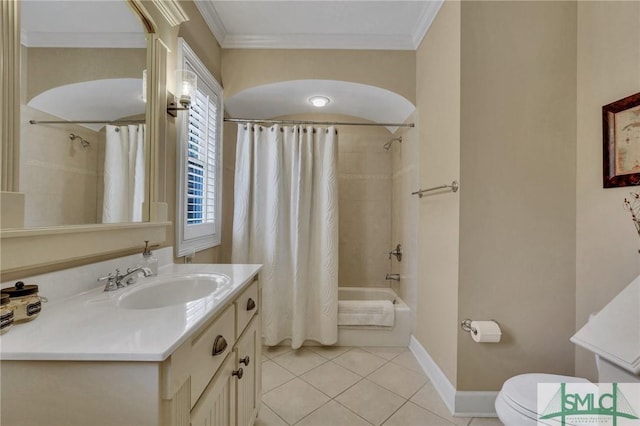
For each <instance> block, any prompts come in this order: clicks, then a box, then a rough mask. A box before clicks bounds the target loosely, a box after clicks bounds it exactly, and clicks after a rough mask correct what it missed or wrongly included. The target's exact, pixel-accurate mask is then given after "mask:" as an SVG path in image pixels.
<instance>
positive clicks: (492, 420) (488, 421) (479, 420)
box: [469, 417, 503, 426]
mask: <svg viewBox="0 0 640 426" xmlns="http://www.w3.org/2000/svg"><path fill="white" fill-rule="evenodd" d="M469 426H503V424H502V422H501V421H500V419H498V418H497V417H474V418H473V419H472V420H471V423H470V424H469Z"/></svg>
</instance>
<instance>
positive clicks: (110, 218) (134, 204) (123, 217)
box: [102, 124, 145, 223]
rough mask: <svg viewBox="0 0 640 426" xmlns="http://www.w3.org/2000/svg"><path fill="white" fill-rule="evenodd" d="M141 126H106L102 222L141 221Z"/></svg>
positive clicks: (143, 177) (142, 153) (142, 193)
mask: <svg viewBox="0 0 640 426" xmlns="http://www.w3.org/2000/svg"><path fill="white" fill-rule="evenodd" d="M144 132H145V125H144V124H138V125H129V126H110V125H109V126H106V133H107V140H106V144H105V158H104V198H103V206H102V223H119V222H141V221H142V203H143V202H144V186H145V185H144V182H145V176H144V174H145V161H144V156H145V149H144Z"/></svg>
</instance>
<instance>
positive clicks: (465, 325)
mask: <svg viewBox="0 0 640 426" xmlns="http://www.w3.org/2000/svg"><path fill="white" fill-rule="evenodd" d="M471 321H473V320H470V319H469V318H467V319H464V320H462V322H461V323H460V327H462V329H463V330H464V331H466V332H467V333H473V334H478V330H476V329H475V328H474V327H471ZM491 321H493V322H495V323H496V324H498V321H496V320H491ZM498 326H500V324H498Z"/></svg>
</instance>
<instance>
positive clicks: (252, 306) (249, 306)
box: [247, 298, 256, 311]
mask: <svg viewBox="0 0 640 426" xmlns="http://www.w3.org/2000/svg"><path fill="white" fill-rule="evenodd" d="M255 307H256V302H254V301H253V299H252V298H249V300H247V311H251V310H253V309H255Z"/></svg>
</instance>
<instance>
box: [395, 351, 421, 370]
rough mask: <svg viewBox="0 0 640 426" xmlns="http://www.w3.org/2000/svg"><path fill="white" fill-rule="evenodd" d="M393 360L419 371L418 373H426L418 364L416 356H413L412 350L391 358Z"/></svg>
mask: <svg viewBox="0 0 640 426" xmlns="http://www.w3.org/2000/svg"><path fill="white" fill-rule="evenodd" d="M391 362H393V363H395V364H398V365H401V366H403V367H404V368H408V369H409V370H413V371H417V372H418V373H421V374H424V370H423V369H422V367H421V366H420V364H418V361H417V360H416V357H415V356H413V354H412V353H411V351H406V352H403V353H401V354H400V355H398V356H397V357H395V358H394V359H392V360H391Z"/></svg>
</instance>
